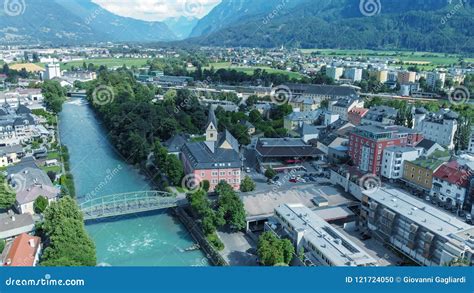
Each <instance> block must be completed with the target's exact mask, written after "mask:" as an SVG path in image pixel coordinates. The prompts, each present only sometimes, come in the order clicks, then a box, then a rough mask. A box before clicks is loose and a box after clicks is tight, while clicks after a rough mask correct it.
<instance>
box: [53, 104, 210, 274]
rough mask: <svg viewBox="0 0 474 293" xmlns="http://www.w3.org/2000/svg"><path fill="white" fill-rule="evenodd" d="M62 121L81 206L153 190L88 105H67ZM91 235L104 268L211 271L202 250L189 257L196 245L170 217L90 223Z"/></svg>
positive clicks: (143, 216)
mask: <svg viewBox="0 0 474 293" xmlns="http://www.w3.org/2000/svg"><path fill="white" fill-rule="evenodd" d="M59 120H60V126H59V129H60V134H61V143H62V144H64V145H66V146H67V147H68V151H69V161H70V170H71V173H72V174H73V175H74V183H75V187H76V194H77V196H76V199H77V201H78V202H79V203H81V202H83V201H85V200H86V198H87V196H90V197H92V198H100V197H103V196H107V195H111V194H117V193H126V192H134V191H143V190H151V189H153V186H152V185H150V182H149V180H148V178H147V177H146V176H145V175H144V174H141V173H142V172H139V171H138V170H137V169H136V168H134V166H130V165H128V164H127V163H126V162H125V161H124V158H123V156H122V155H121V154H120V153H119V152H118V151H117V150H116V149H115V148H114V147H113V145H112V144H111V143H110V141H109V140H108V133H107V130H105V128H104V127H103V126H102V124H101V123H100V121H98V118H97V116H96V115H95V113H94V111H92V108H91V107H90V105H88V102H86V101H85V100H82V99H70V100H69V101H67V102H66V103H65V104H64V106H63V111H62V112H61V113H60V119H59ZM114 170H118V172H114ZM105 178H108V179H107V180H105ZM104 182H105V183H104ZM86 229H87V231H88V233H89V235H90V236H91V237H92V239H93V240H94V243H95V244H96V250H97V260H98V263H99V264H101V265H112V266H208V265H209V262H208V260H207V258H206V257H205V255H204V254H203V253H202V252H201V251H200V250H193V251H187V249H188V248H190V247H193V245H195V244H196V242H195V241H194V240H193V238H192V237H191V235H190V234H189V233H188V231H187V230H186V228H185V227H184V226H183V225H182V223H180V222H179V220H177V218H175V217H173V216H172V215H171V214H170V213H169V212H167V211H160V212H154V213H144V214H139V215H132V216H128V217H119V218H114V219H109V220H107V221H96V222H91V223H87V225H86Z"/></svg>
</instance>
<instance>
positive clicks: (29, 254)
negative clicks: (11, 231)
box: [2, 233, 41, 267]
mask: <svg viewBox="0 0 474 293" xmlns="http://www.w3.org/2000/svg"><path fill="white" fill-rule="evenodd" d="M5 249H8V252H7V253H6V257H4V259H3V260H2V263H3V265H4V266H8V267H34V266H36V264H37V263H38V260H39V254H40V251H41V239H40V238H39V237H36V236H31V235H28V234H26V233H23V234H21V235H20V236H18V237H16V238H15V240H13V243H11V245H10V246H8V245H7V247H5Z"/></svg>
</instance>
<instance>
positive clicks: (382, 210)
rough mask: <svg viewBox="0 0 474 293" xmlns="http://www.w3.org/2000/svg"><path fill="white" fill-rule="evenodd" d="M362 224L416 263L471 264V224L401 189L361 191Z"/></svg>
mask: <svg viewBox="0 0 474 293" xmlns="http://www.w3.org/2000/svg"><path fill="white" fill-rule="evenodd" d="M363 194H364V196H363V198H362V207H361V214H360V219H361V220H360V222H359V224H360V225H361V228H362V229H363V231H364V232H368V233H370V234H372V235H374V236H376V238H377V239H380V240H382V241H383V242H384V243H387V244H389V245H391V246H392V247H394V248H396V249H397V250H398V251H400V252H401V253H403V254H404V255H405V256H407V257H409V258H410V259H412V260H413V261H415V262H416V263H418V264H420V265H425V266H443V265H447V264H449V263H451V262H452V261H456V260H459V259H463V260H466V261H467V262H468V263H469V264H470V265H473V253H474V227H472V226H470V225H468V224H466V223H464V222H462V221H460V220H458V219H457V218H456V217H455V216H453V215H451V214H448V213H446V212H444V211H442V210H439V209H437V208H435V207H432V206H430V205H428V204H427V203H426V202H423V201H422V200H419V199H418V198H416V197H413V196H411V195H410V194H407V193H405V192H403V191H401V190H398V189H395V188H380V189H378V190H369V191H363Z"/></svg>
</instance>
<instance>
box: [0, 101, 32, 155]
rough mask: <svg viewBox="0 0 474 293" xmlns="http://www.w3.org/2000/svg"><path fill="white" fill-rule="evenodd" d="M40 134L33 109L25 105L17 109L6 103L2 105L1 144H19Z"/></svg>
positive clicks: (0, 110)
mask: <svg viewBox="0 0 474 293" xmlns="http://www.w3.org/2000/svg"><path fill="white" fill-rule="evenodd" d="M35 135H38V133H37V131H36V121H35V119H34V118H33V116H32V115H31V110H30V109H28V108H27V107H26V106H24V105H19V106H18V107H17V108H16V109H15V108H13V107H11V106H10V105H9V104H7V103H4V104H3V105H2V106H1V107H0V145H2V146H6V145H18V144H21V143H24V142H28V141H29V140H30V139H31V138H32V137H33V136H35Z"/></svg>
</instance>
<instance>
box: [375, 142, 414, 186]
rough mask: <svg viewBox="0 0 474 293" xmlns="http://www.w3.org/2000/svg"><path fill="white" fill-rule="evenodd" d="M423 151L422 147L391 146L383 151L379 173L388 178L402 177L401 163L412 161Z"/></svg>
mask: <svg viewBox="0 0 474 293" xmlns="http://www.w3.org/2000/svg"><path fill="white" fill-rule="evenodd" d="M422 153H423V149H422V148H414V147H401V146H392V147H387V148H385V149H384V151H383V157H382V171H381V174H382V176H384V177H385V178H388V179H400V178H402V177H403V163H404V162H405V161H414V160H416V159H418V157H420V155H421V154H422Z"/></svg>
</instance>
